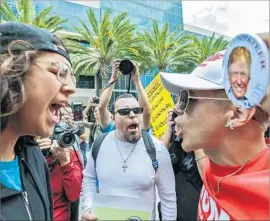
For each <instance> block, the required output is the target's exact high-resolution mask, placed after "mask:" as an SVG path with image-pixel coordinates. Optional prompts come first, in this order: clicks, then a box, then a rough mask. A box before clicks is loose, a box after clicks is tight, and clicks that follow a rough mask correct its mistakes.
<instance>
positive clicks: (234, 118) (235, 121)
mask: <svg viewBox="0 0 270 221" xmlns="http://www.w3.org/2000/svg"><path fill="white" fill-rule="evenodd" d="M255 112H256V107H252V108H249V109H244V108H238V107H234V108H233V110H230V111H228V112H227V115H226V117H227V125H232V126H233V128H237V127H241V126H244V125H245V124H247V123H248V122H249V121H250V120H251V119H252V117H253V116H254V114H255Z"/></svg>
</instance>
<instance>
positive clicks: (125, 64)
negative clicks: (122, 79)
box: [119, 59, 134, 75]
mask: <svg viewBox="0 0 270 221" xmlns="http://www.w3.org/2000/svg"><path fill="white" fill-rule="evenodd" d="M133 69H134V66H133V63H132V62H131V60H129V59H123V60H121V61H120V64H119V70H120V71H121V73H122V74H123V75H129V74H131V73H132V71H133Z"/></svg>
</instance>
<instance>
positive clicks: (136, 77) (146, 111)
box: [131, 62, 151, 130]
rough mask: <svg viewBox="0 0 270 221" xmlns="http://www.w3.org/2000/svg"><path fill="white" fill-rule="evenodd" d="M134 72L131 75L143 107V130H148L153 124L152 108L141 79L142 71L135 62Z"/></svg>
mask: <svg viewBox="0 0 270 221" xmlns="http://www.w3.org/2000/svg"><path fill="white" fill-rule="evenodd" d="M133 66H134V71H133V73H132V75H131V77H132V80H133V81H134V84H135V86H136V89H137V92H138V101H139V104H140V106H141V107H143V129H145V130H148V129H149V128H150V123H151V107H150V103H149V99H148V96H147V94H146V92H145V90H144V88H143V85H142V82H141V79H140V71H139V68H138V66H137V65H136V63H135V62H133Z"/></svg>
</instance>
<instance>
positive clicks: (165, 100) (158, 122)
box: [146, 74, 174, 138]
mask: <svg viewBox="0 0 270 221" xmlns="http://www.w3.org/2000/svg"><path fill="white" fill-rule="evenodd" d="M146 93H147V95H148V98H149V102H150V106H151V109H152V115H151V124H152V127H153V130H154V132H155V136H156V137H157V138H160V137H161V136H162V135H163V134H164V132H165V131H166V129H167V117H168V111H169V110H171V109H172V108H173V106H174V103H173V100H172V98H171V95H170V93H169V92H168V91H167V90H166V89H165V88H164V87H163V85H162V83H161V80H160V75H159V74H158V75H157V76H156V77H155V78H154V80H153V81H152V82H151V83H150V84H149V85H148V86H147V88H146Z"/></svg>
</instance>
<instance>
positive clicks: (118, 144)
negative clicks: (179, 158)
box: [82, 94, 177, 220]
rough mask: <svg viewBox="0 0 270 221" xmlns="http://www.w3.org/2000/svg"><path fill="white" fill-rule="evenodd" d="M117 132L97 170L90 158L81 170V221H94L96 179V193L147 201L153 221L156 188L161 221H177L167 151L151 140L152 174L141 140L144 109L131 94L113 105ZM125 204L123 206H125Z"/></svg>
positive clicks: (102, 149)
mask: <svg viewBox="0 0 270 221" xmlns="http://www.w3.org/2000/svg"><path fill="white" fill-rule="evenodd" d="M114 110H115V111H114V115H113V120H114V122H115V127H116V130H115V131H112V132H110V133H109V134H108V135H107V136H106V137H105V139H104V141H103V142H102V144H101V146H100V149H99V153H98V156H97V158H96V168H95V167H94V162H93V157H92V154H90V157H89V159H88V163H87V166H86V169H85V170H84V174H83V175H84V180H83V190H82V201H83V216H82V219H84V220H96V219H97V218H98V217H95V215H94V214H93V213H91V207H92V205H93V199H94V196H95V194H96V183H97V177H98V183H99V193H101V194H106V195H115V196H123V197H133V198H137V199H142V200H148V201H150V202H151V203H152V205H153V210H152V211H153V212H152V217H151V220H154V219H155V198H156V194H155V187H156V188H157V190H158V193H159V198H160V201H161V212H162V217H163V220H176V212H177V211H176V195H175V180H174V173H173V169H172V165H171V159H170V156H169V153H168V150H167V149H166V147H165V146H164V144H163V143H162V142H161V141H159V140H158V139H157V138H155V137H153V136H152V140H153V143H154V146H155V148H156V158H157V161H158V169H157V171H156V172H155V170H154V168H153V165H152V161H151V159H150V156H149V155H148V153H147V151H146V147H145V144H144V141H143V138H142V136H141V128H142V121H143V116H142V113H143V108H142V107H140V106H139V103H138V101H137V100H136V98H135V97H133V96H132V95H131V94H123V95H121V96H119V97H118V99H117V100H116V102H115V104H114ZM124 203H125V202H124Z"/></svg>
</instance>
